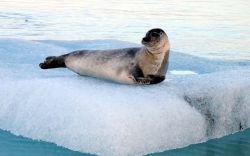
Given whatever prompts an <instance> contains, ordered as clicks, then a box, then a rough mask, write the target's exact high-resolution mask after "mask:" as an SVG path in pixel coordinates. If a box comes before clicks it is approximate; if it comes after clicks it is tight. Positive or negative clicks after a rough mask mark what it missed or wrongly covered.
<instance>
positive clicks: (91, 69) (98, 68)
mask: <svg viewBox="0 0 250 156" xmlns="http://www.w3.org/2000/svg"><path fill="white" fill-rule="evenodd" d="M65 64H66V66H67V68H69V69H70V70H72V71H74V72H76V73H78V74H79V75H87V76H93V77H98V78H103V79H107V80H113V81H117V82H121V83H131V84H132V83H134V82H133V79H132V78H131V75H130V72H129V70H128V68H129V67H128V64H129V63H126V62H125V61H121V60H119V59H112V60H105V59H103V58H102V59H100V58H98V57H78V58H76V57H72V58H71V57H68V58H67V59H66V60H65Z"/></svg>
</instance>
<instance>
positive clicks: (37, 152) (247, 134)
mask: <svg viewBox="0 0 250 156" xmlns="http://www.w3.org/2000/svg"><path fill="white" fill-rule="evenodd" d="M249 155H250V129H247V130H245V131H242V132H238V133H235V134H232V135H229V136H225V137H222V138H219V139H212V140H209V141H207V142H205V143H200V144H195V145H190V146H188V147H184V148H180V149H174V150H169V151H166V152H161V153H154V154H149V155H148V156H249ZM0 156H91V155H90V154H84V153H80V152H75V151H71V150H69V149H66V148H63V147H59V146H57V145H56V144H53V143H47V142H44V141H33V140H31V139H28V138H24V137H21V136H15V135H13V134H11V133H9V132H7V131H3V130H0Z"/></svg>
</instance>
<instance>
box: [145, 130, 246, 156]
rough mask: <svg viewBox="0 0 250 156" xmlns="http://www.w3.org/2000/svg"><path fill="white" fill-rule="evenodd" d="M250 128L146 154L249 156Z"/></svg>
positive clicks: (152, 155)
mask: <svg viewBox="0 0 250 156" xmlns="http://www.w3.org/2000/svg"><path fill="white" fill-rule="evenodd" d="M249 155H250V129H247V130H245V131H243V132H238V133H235V134H232V135H229V136H225V137H222V138H219V139H212V140H209V141H207V142H205V143H200V144H196V145H190V146H188V147H185V148H180V149H175V150H170V151H166V152H162V153H157V154H150V155H148V156H249Z"/></svg>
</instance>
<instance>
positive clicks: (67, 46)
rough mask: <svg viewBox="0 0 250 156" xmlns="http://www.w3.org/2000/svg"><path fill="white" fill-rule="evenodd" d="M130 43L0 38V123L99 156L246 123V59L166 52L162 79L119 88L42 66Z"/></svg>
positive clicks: (153, 147)
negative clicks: (49, 61) (46, 61)
mask: <svg viewBox="0 0 250 156" xmlns="http://www.w3.org/2000/svg"><path fill="white" fill-rule="evenodd" d="M131 46H138V45H136V44H133V43H128V42H123V41H116V40H93V41H27V40H19V39H0V56H1V57H0V82H1V87H0V99H1V102H0V128H1V129H3V130H8V131H10V132H12V133H14V134H16V135H22V136H25V137H29V138H32V139H37V140H43V141H48V142H53V143H56V144H57V145H61V146H64V147H67V148H69V149H72V150H76V151H81V152H84V153H93V154H98V155H106V156H117V155H119V156H123V155H124V156H126V155H144V154H149V153H154V152H160V151H164V150H168V149H173V148H178V147H183V146H187V145H189V144H194V143H198V142H203V141H206V140H208V139H210V138H213V137H220V136H224V135H228V134H231V133H234V132H236V131H239V130H241V129H245V128H248V127H250V61H218V60H208V59H205V58H199V57H196V56H191V55H187V54H183V53H178V52H173V51H171V56H170V67H169V72H168V74H167V79H166V80H165V81H164V82H163V83H160V84H157V85H151V86H131V85H121V84H116V83H112V82H108V81H104V80H99V79H95V78H90V77H82V76H78V75H76V74H75V73H72V72H70V71H68V70H66V69H54V70H48V71H43V70H40V68H39V67H38V64H39V63H40V61H42V60H43V59H44V57H46V56H48V55H59V54H63V53H66V52H70V51H73V50H76V49H110V48H121V47H131Z"/></svg>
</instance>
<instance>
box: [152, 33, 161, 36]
mask: <svg viewBox="0 0 250 156" xmlns="http://www.w3.org/2000/svg"><path fill="white" fill-rule="evenodd" d="M152 36H153V37H159V36H160V34H158V33H157V32H153V33H152Z"/></svg>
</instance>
